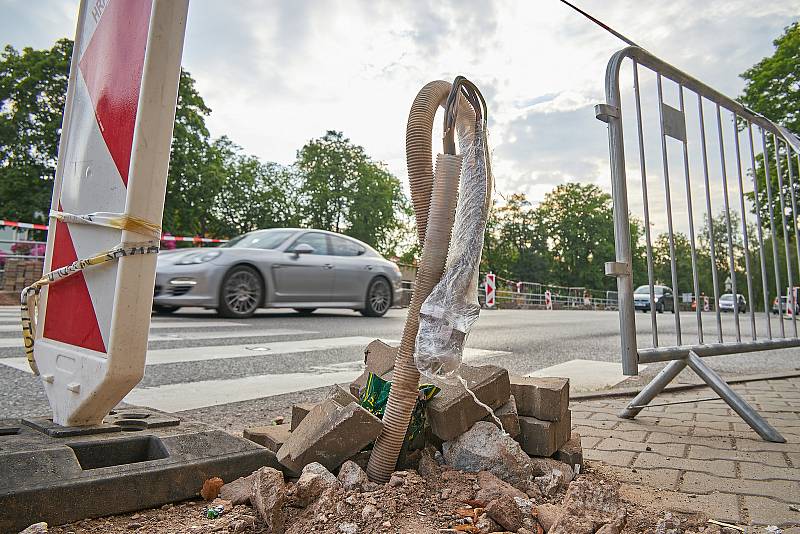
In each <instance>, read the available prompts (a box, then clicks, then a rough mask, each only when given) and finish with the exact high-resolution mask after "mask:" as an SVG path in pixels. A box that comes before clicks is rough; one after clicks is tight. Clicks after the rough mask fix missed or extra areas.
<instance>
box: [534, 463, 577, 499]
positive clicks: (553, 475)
mask: <svg viewBox="0 0 800 534" xmlns="http://www.w3.org/2000/svg"><path fill="white" fill-rule="evenodd" d="M567 476H568V475H567V474H565V473H564V472H563V471H562V470H560V469H553V470H552V471H550V472H549V473H548V474H546V475H543V476H540V477H536V478H534V482H536V485H537V486H539V489H540V490H542V493H543V494H544V495H546V496H548V497H552V496H554V495H555V494H556V493H558V492H560V491H563V490H565V489H567V484H569V483H570V481H571V479H567Z"/></svg>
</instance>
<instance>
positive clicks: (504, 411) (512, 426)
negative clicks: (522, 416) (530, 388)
mask: <svg viewBox="0 0 800 534" xmlns="http://www.w3.org/2000/svg"><path fill="white" fill-rule="evenodd" d="M494 415H495V416H496V417H497V418H498V419H500V423H501V424H502V425H503V430H505V431H506V433H508V435H509V436H511V437H512V438H515V437H517V436H519V433H520V428H519V415H517V404H516V402H514V395H511V398H509V399H508V402H507V403H505V404H504V405H502V406H501V407H499V408H498V409H496V410H495V411H494ZM483 420H484V421H489V422H490V423H494V424H495V425H497V422H496V421H495V420H494V417H492V416H490V415H487V416H486V417H485V418H484V419H483Z"/></svg>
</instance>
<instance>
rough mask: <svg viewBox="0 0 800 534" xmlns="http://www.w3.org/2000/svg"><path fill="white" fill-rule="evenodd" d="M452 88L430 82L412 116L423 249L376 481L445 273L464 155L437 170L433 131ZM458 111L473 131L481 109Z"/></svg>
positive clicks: (412, 169)
mask: <svg viewBox="0 0 800 534" xmlns="http://www.w3.org/2000/svg"><path fill="white" fill-rule="evenodd" d="M450 89H451V85H450V84H449V83H448V82H444V81H435V82H431V83H429V84H427V85H426V86H425V87H423V88H422V90H421V91H420V92H419V94H418V95H417V97H416V98H415V99H414V103H413V105H412V106H411V112H410V114H409V118H408V127H407V130H406V159H407V164H408V175H409V182H410V185H411V199H412V203H413V205H414V212H415V215H416V220H417V231H418V234H419V238H420V242H421V243H423V249H422V258H421V260H420V266H419V270H418V271H417V276H416V279H415V282H414V294H413V296H412V298H411V304H410V306H409V309H408V315H407V318H406V324H405V327H404V329H403V337H402V340H401V342H400V348H399V349H398V352H397V357H396V358H395V365H394V374H393V375H392V389H391V391H390V394H389V399H388V402H387V405H386V412H385V413H384V416H383V432H381V435H380V436H378V439H377V441H376V442H375V447H374V448H373V451H372V455H371V456H370V460H369V463H368V465H367V475H368V476H369V478H370V479H371V480H373V481H375V482H381V483H384V482H387V481H388V480H389V478H390V476H391V474H392V472H393V471H394V468H395V465H396V464H397V458H398V456H399V454H400V449H401V448H402V446H403V441H404V440H405V436H406V431H407V430H408V424H409V421H410V419H411V413H412V411H413V410H414V405H415V404H416V402H417V397H418V394H419V371H418V370H417V367H416V365H415V363H414V349H415V344H416V337H417V331H418V330H419V311H420V308H421V306H422V303H423V302H424V301H425V299H426V298H427V297H428V295H429V294H430V293H431V291H432V290H433V288H434V286H435V285H436V284H437V283H438V282H439V280H440V279H441V277H442V273H443V272H444V268H445V263H446V261H447V255H448V250H449V245H450V235H451V232H452V229H453V220H454V218H455V210H456V203H457V200H458V182H459V176H460V174H461V163H462V158H461V156H460V155H455V154H439V155H438V156H437V158H436V173H435V174H434V173H433V170H432V168H431V167H432V166H431V155H432V149H431V137H432V131H433V121H434V118H435V115H436V110H437V108H438V107H439V106H440V105H443V104H444V102H445V100H446V99H447V96H448V95H449V94H450ZM457 117H458V118H457V130H458V132H459V135H460V136H463V135H468V131H469V130H470V129H473V130H474V124H475V112H474V111H473V110H472V108H471V106H470V105H469V103H468V102H467V101H466V99H464V98H463V97H459V100H458V116H457ZM473 133H474V132H473Z"/></svg>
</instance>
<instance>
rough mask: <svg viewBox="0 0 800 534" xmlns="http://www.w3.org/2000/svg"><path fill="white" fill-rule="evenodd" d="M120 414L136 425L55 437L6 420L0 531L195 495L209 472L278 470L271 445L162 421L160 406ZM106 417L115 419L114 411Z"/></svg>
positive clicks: (1, 424)
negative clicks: (270, 468) (161, 424)
mask: <svg viewBox="0 0 800 534" xmlns="http://www.w3.org/2000/svg"><path fill="white" fill-rule="evenodd" d="M116 412H117V414H116V415H117V416H119V417H121V418H122V419H121V420H125V421H128V422H127V423H126V424H125V425H123V426H127V427H128V428H138V430H136V431H128V432H104V433H98V434H88V435H75V434H74V433H71V434H72V435H62V436H61V437H56V436H53V435H48V433H47V432H46V431H44V430H42V429H41V428H39V427H38V426H36V425H33V424H31V423H30V422H28V421H25V422H23V421H21V420H19V419H6V420H0V472H1V473H2V476H0V510H2V513H0V532H18V531H20V530H22V529H23V528H25V527H27V526H28V525H30V524H32V523H36V522H38V521H47V522H48V523H49V524H51V525H62V524H65V523H70V522H73V521H78V520H81V519H85V518H90V517H99V516H106V515H115V514H121V513H127V512H133V511H136V510H142V509H146V508H156V507H159V506H161V505H163V504H167V503H171V502H177V501H183V500H186V499H190V498H193V497H196V496H197V492H198V491H199V490H200V488H201V487H202V485H203V482H204V481H205V480H206V479H208V478H211V477H220V478H221V479H223V480H226V481H232V480H236V479H237V478H239V477H242V476H246V475H249V474H250V473H252V472H253V471H255V470H256V469H258V468H260V467H262V466H265V465H266V466H271V467H275V468H280V464H279V463H278V462H277V460H276V458H275V454H274V453H272V452H271V451H269V450H267V449H265V448H264V447H261V446H259V445H257V444H255V443H253V442H251V441H248V440H246V439H243V438H237V437H235V436H231V435H230V434H227V433H226V432H223V431H222V430H219V429H215V428H213V427H210V426H207V425H205V424H202V423H199V422H195V421H191V420H187V419H183V418H182V419H180V420H179V421H178V424H174V425H169V426H159V425H158V420H160V419H164V417H163V416H164V415H166V414H163V413H161V412H157V411H155V410H150V409H142V408H136V409H132V408H131V409H123V410H119V409H118V410H116ZM124 416H127V417H124ZM150 420H152V421H154V422H155V425H154V426H152V427H151V426H149V421H150ZM104 423H105V424H115V423H114V420H113V416H110V417H107V418H106V420H105V421H104ZM51 430H57V429H55V428H53V429H51Z"/></svg>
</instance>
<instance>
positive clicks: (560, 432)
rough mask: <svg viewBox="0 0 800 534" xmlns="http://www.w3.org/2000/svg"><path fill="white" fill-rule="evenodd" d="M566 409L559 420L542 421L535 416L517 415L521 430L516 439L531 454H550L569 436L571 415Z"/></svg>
mask: <svg viewBox="0 0 800 534" xmlns="http://www.w3.org/2000/svg"><path fill="white" fill-rule="evenodd" d="M570 413H571V412H570V411H569V410H567V413H566V415H565V416H563V417H561V420H559V421H542V420H541V419H537V418H535V417H526V416H522V415H521V416H520V417H519V426H520V429H521V430H522V432H520V435H519V436H517V441H519V443H520V445H522V450H524V451H525V452H527V453H528V454H529V455H531V456H552V455H553V454H554V453H555V452H556V451H557V450H558V449H559V448H560V447H561V446H562V445H564V443H566V442H567V441H568V440H569V438H570V431H571V430H572V417H571V415H570Z"/></svg>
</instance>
